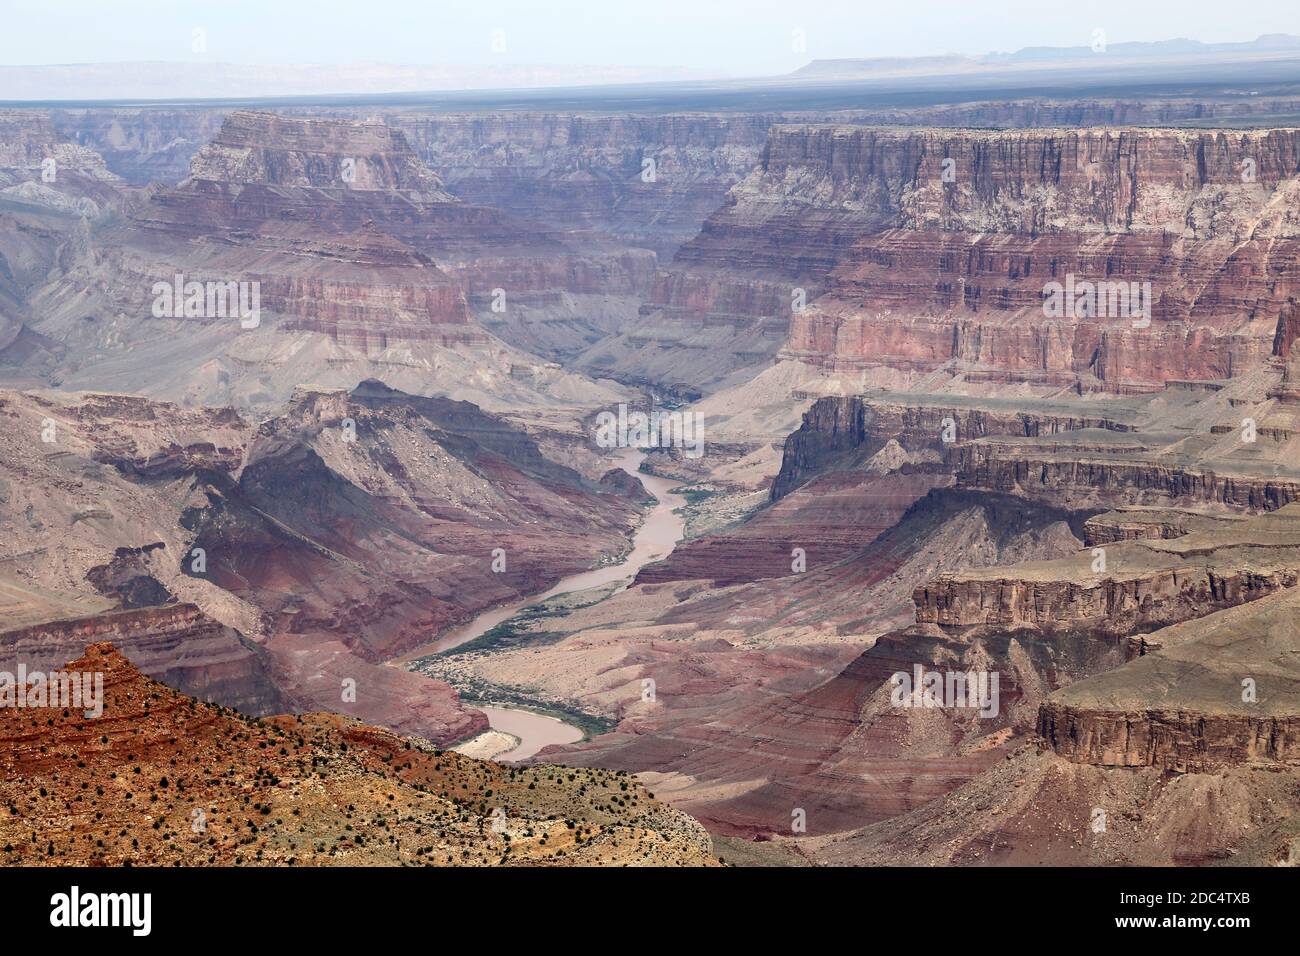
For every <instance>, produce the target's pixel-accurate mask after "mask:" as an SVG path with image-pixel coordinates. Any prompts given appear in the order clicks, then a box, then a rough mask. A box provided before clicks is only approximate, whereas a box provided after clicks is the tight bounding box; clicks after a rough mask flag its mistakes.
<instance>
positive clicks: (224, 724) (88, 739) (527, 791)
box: [0, 643, 717, 866]
mask: <svg viewBox="0 0 1300 956" xmlns="http://www.w3.org/2000/svg"><path fill="white" fill-rule="evenodd" d="M67 669H68V670H69V671H71V672H74V673H83V672H84V673H99V674H102V675H103V682H104V701H103V705H104V710H103V714H102V716H99V717H97V718H87V717H85V716H84V715H82V714H80V713H77V712H71V713H70V712H69V711H67V710H64V709H62V708H49V707H45V708H35V709H28V708H21V709H15V708H5V710H4V713H3V715H0V739H2V740H3V743H2V744H0V763H2V764H3V767H4V775H3V776H4V782H3V783H0V790H3V794H2V798H3V800H4V802H5V803H6V804H7V805H8V807H9V812H7V813H6V814H5V816H4V821H3V823H0V843H3V844H4V850H3V852H4V855H5V857H6V861H5V862H6V863H8V864H9V865H15V866H70V865H101V866H103V865H108V866H121V865H128V864H129V865H152V866H199V865H224V866H231V865H235V866H239V865H244V866H284V865H290V866H323V865H335V864H338V865H353V866H421V865H425V866H449V865H458V866H482V865H502V864H505V865H519V866H563V865H569V866H592V865H595V866H604V865H621V866H628V865H631V866H665V865H672V866H708V865H716V862H717V861H716V859H715V858H714V856H713V849H712V842H711V841H710V839H709V836H708V834H707V833H706V832H705V831H704V829H703V828H702V827H701V826H700V825H699V824H698V823H696V822H695V821H694V820H692V819H691V818H690V817H688V816H686V815H685V814H684V813H681V812H680V811H677V810H674V809H672V808H670V807H667V806H665V805H664V804H662V803H660V802H659V801H656V800H655V799H653V798H652V797H651V796H650V795H649V794H648V793H647V792H646V790H645V788H644V787H642V786H641V785H640V784H638V783H636V782H635V781H634V780H632V779H631V778H629V777H628V776H627V775H626V774H616V773H612V772H609V771H591V770H569V769H567V768H563V767H534V768H530V769H528V770H517V769H507V768H505V767H502V766H500V765H498V764H492V763H487V762H484V761H478V760H472V759H469V758H467V757H462V756H460V755H458V754H455V753H445V752H442V751H438V750H433V749H431V748H429V747H428V745H427V744H425V743H423V742H421V741H417V740H411V739H409V738H402V737H399V736H396V735H394V734H392V733H389V732H388V731H385V730H381V729H379V728H377V727H368V726H365V725H364V724H360V723H357V722H356V721H354V720H349V719H347V718H341V717H335V716H332V715H323V714H308V715H305V716H298V717H274V718H270V719H267V720H250V719H249V718H247V717H245V716H242V715H240V714H238V713H235V712H233V711H230V710H227V709H225V708H222V707H216V706H213V705H210V704H205V703H202V702H200V701H198V700H195V699H194V698H192V697H187V696H184V695H182V694H179V693H177V692H176V691H174V690H172V689H171V688H169V687H167V686H165V685H163V684H160V683H157V682H156V681H153V680H150V679H149V678H147V677H145V676H143V675H142V674H141V673H140V672H139V671H138V670H136V669H135V668H134V667H133V666H132V665H131V664H130V663H128V662H127V660H126V659H125V658H124V657H123V656H122V655H121V654H120V653H119V652H117V651H116V650H115V649H114V647H113V645H111V644H106V643H94V644H91V645H90V646H89V647H87V648H86V652H85V655H84V656H81V657H79V658H78V659H77V660H75V661H73V662H71V663H70V664H68V668H67ZM37 725H39V727H40V730H39V732H35V731H33V729H32V728H33V727H35V726H37ZM33 827H35V828H37V829H38V830H39V839H38V838H37V837H36V836H34V835H33Z"/></svg>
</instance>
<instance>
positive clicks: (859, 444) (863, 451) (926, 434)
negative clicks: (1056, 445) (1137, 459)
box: [771, 394, 1133, 501]
mask: <svg viewBox="0 0 1300 956" xmlns="http://www.w3.org/2000/svg"><path fill="white" fill-rule="evenodd" d="M917 398H918V404H914V405H911V404H907V403H906V399H905V398H902V397H899V398H895V397H891V396H886V395H884V394H880V395H873V396H870V397H862V396H851V397H844V398H840V397H826V398H820V399H818V400H817V401H816V402H814V403H813V406H812V408H810V409H809V410H808V411H807V412H805V413H804V416H803V422H802V424H801V425H800V427H799V430H798V431H796V432H792V433H791V434H790V435H789V436H788V437H787V438H786V440H785V447H784V453H783V455H782V459H781V470H780V472H779V473H778V474H777V476H776V478H775V479H774V480H773V482H772V491H771V499H772V500H773V501H777V500H779V499H781V498H782V497H784V496H785V495H786V494H788V493H789V492H790V491H791V490H792V489H793V488H795V487H797V486H798V485H800V484H802V483H803V482H804V481H806V480H807V479H808V478H809V477H811V476H813V475H815V474H817V473H818V472H821V471H824V470H826V469H828V468H841V467H853V466H855V465H857V464H860V463H861V462H862V461H863V460H865V458H866V457H867V456H869V455H871V454H874V453H875V452H876V451H878V450H879V449H880V448H881V447H883V446H884V444H885V443H886V442H888V441H890V440H891V439H892V440H896V441H898V442H899V443H900V445H901V447H903V448H904V449H908V450H915V449H927V448H928V449H932V450H934V451H946V450H947V449H948V448H949V447H951V446H955V445H956V444H957V443H959V442H960V443H963V444H964V443H966V442H969V441H972V440H974V439H977V438H982V437H986V436H990V435H1009V436H1023V437H1027V438H1037V437H1039V436H1051V435H1057V434H1060V433H1063V432H1070V431H1076V430H1081V429H1101V430H1105V431H1113V432H1127V431H1131V430H1132V429H1133V426H1132V425H1131V424H1128V423H1127V422H1126V421H1125V420H1124V419H1127V418H1128V417H1129V412H1128V410H1127V409H1123V408H1116V409H1114V410H1113V412H1112V414H1111V415H1110V416H1108V415H1107V414H1106V413H1105V411H1104V410H1102V409H1098V410H1095V411H1089V410H1087V409H1085V408H1084V407H1081V406H1076V407H1074V408H1071V407H1069V406H1065V405H1063V406H1061V407H1060V408H1059V410H1058V409H1054V408H1053V407H1052V406H1051V404H1050V403H1041V404H1040V407H1038V408H1035V409H1033V410H1028V411H1018V410H1013V407H1012V406H1013V403H998V402H995V401H991V402H986V403H983V404H984V407H978V405H979V403H978V402H976V403H974V404H975V405H976V407H972V406H971V404H964V405H957V404H953V405H945V404H942V399H941V398H937V397H925V398H921V397H920V396H918V397H917Z"/></svg>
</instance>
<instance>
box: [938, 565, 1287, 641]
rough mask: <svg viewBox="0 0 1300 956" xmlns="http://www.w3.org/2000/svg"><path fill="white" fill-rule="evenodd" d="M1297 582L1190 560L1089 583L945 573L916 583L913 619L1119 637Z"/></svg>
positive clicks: (1282, 571) (1280, 574) (1279, 575)
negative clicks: (969, 577)
mask: <svg viewBox="0 0 1300 956" xmlns="http://www.w3.org/2000/svg"><path fill="white" fill-rule="evenodd" d="M1116 557H1118V555H1117V556H1116ZM1088 561H1089V558H1088V556H1087V555H1084V556H1080V558H1079V559H1078V563H1079V565H1080V567H1086V566H1087V564H1088ZM1129 573H1133V572H1129ZM1297 580H1300V572H1298V571H1297V570H1296V569H1292V568H1287V569H1280V570H1277V571H1271V572H1255V571H1244V570H1243V571H1237V572H1235V573H1233V572H1227V573H1225V572H1222V571H1218V570H1216V569H1206V568H1197V567H1194V566H1193V567H1189V566H1182V567H1174V568H1168V569H1165V568H1160V569H1153V570H1151V571H1149V572H1145V573H1140V574H1139V576H1136V577H1127V578H1119V579H1117V578H1114V577H1106V578H1103V577H1101V576H1100V575H1099V576H1098V581H1097V582H1096V583H1093V582H1088V581H1084V580H1080V581H1069V580H1046V581H1033V580H1017V579H1015V578H1013V577H1005V578H997V579H978V580H963V579H960V578H958V577H955V576H952V575H947V576H940V577H938V578H936V579H935V580H933V581H930V582H928V583H927V584H924V585H922V586H921V587H919V588H917V589H916V592H915V594H914V596H913V602H914V603H915V605H916V620H917V623H919V624H938V625H941V626H944V627H964V626H971V625H996V626H998V627H1005V628H1009V629H1012V630H1015V629H1018V628H1023V627H1037V628H1042V629H1044V630H1048V631H1052V630H1070V629H1072V628H1073V629H1078V628H1082V629H1086V630H1089V631H1091V632H1093V633H1096V634H1099V635H1118V636H1123V635H1131V634H1135V633H1139V632H1144V631H1149V630H1152V629H1154V628H1156V627H1160V626H1163V625H1167V624H1173V623H1176V622H1177V621H1180V620H1186V619H1188V618H1192V617H1202V616H1204V615H1205V614H1208V613H1210V611H1212V610H1214V609H1217V608H1219V607H1231V606H1233V605H1236V604H1241V603H1244V602H1246V601H1253V600H1258V599H1259V598H1261V597H1264V596H1265V595H1267V594H1271V593H1272V592H1273V591H1276V590H1278V589H1279V588H1289V587H1293V586H1294V585H1295V584H1296V582H1297Z"/></svg>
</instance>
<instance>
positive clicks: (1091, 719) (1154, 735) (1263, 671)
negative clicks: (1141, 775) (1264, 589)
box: [1038, 589, 1300, 773]
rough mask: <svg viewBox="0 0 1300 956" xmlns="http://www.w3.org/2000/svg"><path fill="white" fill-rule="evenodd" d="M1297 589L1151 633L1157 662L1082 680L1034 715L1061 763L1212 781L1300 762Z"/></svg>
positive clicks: (1146, 661) (1144, 661) (1137, 663)
mask: <svg viewBox="0 0 1300 956" xmlns="http://www.w3.org/2000/svg"><path fill="white" fill-rule="evenodd" d="M1296 603H1297V595H1296V592H1295V591H1294V589H1292V590H1290V591H1285V592H1282V593H1279V594H1277V595H1275V596H1273V597H1269V598H1266V599H1264V600H1261V601H1259V602H1258V603H1255V604H1249V605H1246V606H1243V607H1237V608H1233V609H1230V610H1225V611H1221V612H1219V613H1217V614H1212V615H1210V616H1208V617H1204V618H1202V619H1200V620H1196V621H1193V622H1190V623H1187V624H1179V625H1176V626H1173V627H1169V628H1166V629H1164V630H1160V631H1157V632H1155V633H1154V634H1153V635H1151V637H1152V639H1153V640H1155V641H1158V642H1160V643H1161V645H1162V647H1161V649H1160V651H1159V652H1158V653H1156V654H1153V655H1149V656H1148V657H1146V658H1143V659H1141V660H1137V661H1133V662H1132V663H1131V664H1129V665H1127V666H1125V667H1123V668H1121V669H1119V670H1116V671H1113V672H1108V673H1105V674H1099V675H1097V676H1095V677H1091V678H1089V679H1088V680H1084V681H1080V682H1078V683H1077V684H1075V685H1072V686H1071V687H1069V688H1066V689H1064V690H1062V691H1059V692H1058V693H1056V694H1054V695H1053V696H1052V697H1051V698H1050V699H1049V700H1048V701H1046V702H1045V703H1044V704H1043V706H1042V707H1041V708H1040V711H1039V717H1038V730H1039V733H1040V734H1041V735H1042V737H1043V739H1044V741H1045V743H1046V745H1047V746H1049V747H1050V748H1052V749H1053V750H1054V751H1055V752H1056V753H1058V754H1060V755H1061V756H1063V757H1065V758H1067V759H1069V760H1071V761H1074V762H1077V763H1087V764H1094V765H1097V766H1102V767H1143V766H1151V767H1158V768H1160V769H1163V770H1172V771H1177V772H1180V773H1214V772H1219V771H1222V770H1224V769H1225V768H1229V767H1233V766H1239V765H1242V764H1249V763H1260V762H1263V763H1273V764H1279V763H1280V764H1286V763H1290V764H1294V763H1295V762H1296V760H1297V758H1298V757H1300V749H1298V748H1300V682H1298V681H1297V674H1296V670H1295V667H1294V665H1293V664H1292V659H1293V658H1294V653H1293V652H1292V651H1291V649H1292V648H1293V647H1294V634H1295V622H1294V614H1295V608H1296Z"/></svg>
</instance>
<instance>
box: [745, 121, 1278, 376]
mask: <svg viewBox="0 0 1300 956" xmlns="http://www.w3.org/2000/svg"><path fill="white" fill-rule="evenodd" d="M1298 155H1300V133H1297V132H1296V131H1295V130H1269V131H1260V132H1249V133H1235V132H1234V133H1209V132H1206V133H1200V132H1189V131H1176V130H1098V131H1082V132H1069V131H1063V130H1044V131H1013V132H996V133H994V132H978V131H960V132H956V131H953V132H947V131H939V130H927V131H916V132H909V131H890V130H874V129H860V128H847V127H793V128H776V129H774V130H773V132H772V136H771V141H770V143H769V157H777V156H780V157H784V159H785V162H784V172H785V175H784V180H785V181H786V182H798V183H799V184H800V185H799V188H800V190H801V191H803V190H806V189H808V188H809V186H810V184H812V183H815V184H816V185H815V186H813V187H812V188H813V189H814V190H815V191H816V192H817V193H818V194H819V195H830V196H832V197H836V198H837V199H839V201H840V202H841V203H846V200H847V199H848V198H855V199H857V200H858V201H864V202H865V201H874V202H875V203H877V204H878V207H883V209H884V215H883V218H884V219H885V220H887V226H886V227H884V228H881V229H880V230H878V231H877V232H876V233H875V234H874V235H870V236H866V237H855V239H856V241H855V243H854V248H853V251H852V252H851V253H850V254H849V255H847V256H843V257H840V265H839V266H838V267H837V268H836V269H835V272H834V275H833V276H832V277H831V278H830V279H829V280H828V281H827V283H826V292H825V294H824V295H823V296H822V297H821V298H819V299H818V300H817V302H816V303H815V304H814V306H813V307H812V308H810V309H808V310H806V311H804V312H802V313H795V315H794V317H793V319H792V322H791V329H790V339H789V343H788V345H787V348H786V352H785V354H787V355H789V356H791V357H796V358H798V359H800V360H801V361H805V362H809V363H813V364H817V365H822V366H825V367H827V368H831V369H841V370H843V369H858V368H863V367H870V366H887V367H892V368H902V369H905V370H908V371H911V372H914V373H925V372H931V371H934V370H937V369H940V368H945V369H950V370H952V371H954V372H961V373H969V374H973V375H983V376H986V377H987V376H997V377H999V378H1000V379H1001V380H1003V381H1024V382H1031V383H1035V384H1041V385H1048V386H1060V385H1076V386H1084V387H1097V388H1105V389H1109V390H1120V391H1122V390H1124V389H1131V388H1150V387H1152V386H1157V385H1159V384H1161V383H1163V382H1165V381H1168V380H1170V379H1175V378H1227V377H1230V376H1232V375H1235V374H1238V373H1239V372H1240V371H1241V370H1243V369H1246V368H1248V367H1250V366H1251V365H1254V364H1258V363H1259V362H1260V361H1262V360H1263V359H1265V358H1267V357H1268V356H1269V355H1270V354H1271V353H1272V351H1273V345H1272V338H1273V334H1274V332H1275V330H1276V326H1277V322H1278V318H1279V316H1280V315H1281V314H1282V313H1283V312H1285V311H1286V310H1287V309H1289V308H1290V307H1291V306H1290V302H1291V299H1292V296H1293V295H1294V289H1295V285H1294V281H1295V280H1294V274H1295V271H1296V262H1297V261H1300V257H1298V253H1300V247H1297V245H1296V227H1295V223H1294V217H1293V216H1292V215H1291V214H1290V213H1289V212H1288V211H1287V210H1288V207H1289V205H1290V204H1291V199H1290V197H1292V196H1293V195H1294V194H1295V191H1296V189H1297V188H1300V186H1298V185H1297V180H1296V178H1295V177H1296V173H1297V168H1298V166H1297V163H1298V159H1297V157H1298ZM775 163H776V161H775V159H773V158H769V166H772V165H775ZM840 197H843V198H840ZM858 197H863V198H860V199H859V198H858ZM865 197H871V198H870V199H866V198H865ZM1051 283H1059V284H1060V285H1061V289H1060V293H1061V294H1060V295H1059V296H1058V298H1057V299H1056V300H1053V299H1051V298H1050V297H1049V295H1048V293H1049V290H1050V288H1051V286H1050V284H1051ZM1102 283H1104V284H1105V285H1104V286H1101V287H1100V288H1101V291H1100V292H1098V287H1099V284H1102ZM1112 284H1113V287H1112ZM1065 298H1069V299H1070V302H1069V303H1068V304H1067V303H1065V301H1064V299H1065ZM1054 301H1055V302H1058V304H1060V305H1061V308H1060V309H1055V306H1054V305H1053V302H1054Z"/></svg>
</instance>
